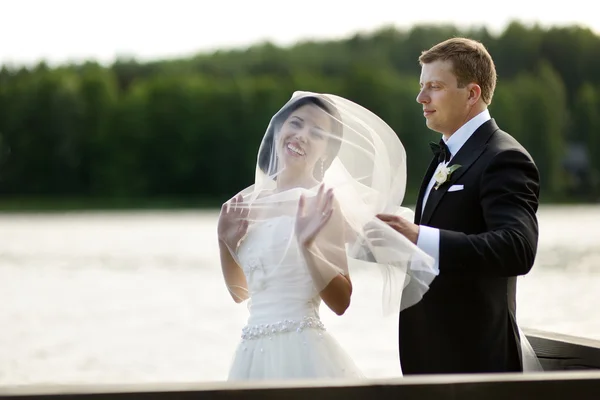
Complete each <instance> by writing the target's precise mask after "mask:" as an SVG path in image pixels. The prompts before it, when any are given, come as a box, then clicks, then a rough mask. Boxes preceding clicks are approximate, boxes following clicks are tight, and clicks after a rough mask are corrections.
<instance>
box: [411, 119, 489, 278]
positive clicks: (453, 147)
mask: <svg viewBox="0 0 600 400" xmlns="http://www.w3.org/2000/svg"><path fill="white" fill-rule="evenodd" d="M489 119H491V117H490V112H489V111H488V110H487V109H485V110H484V111H482V112H481V113H479V114H477V115H476V116H474V117H473V118H471V119H470V120H469V121H468V122H467V123H466V124H464V125H463V126H461V127H460V128H459V129H458V130H457V131H456V132H454V134H453V135H452V136H450V139H448V140H445V139H443V138H442V139H443V140H444V142H446V146H448V149H449V150H450V153H451V156H450V161H451V160H452V158H453V157H454V156H455V155H456V153H458V151H459V150H460V148H461V147H462V146H463V145H464V144H465V143H466V141H467V140H469V138H470V137H471V135H472V134H473V132H475V131H476V130H477V128H479V127H480V126H481V125H483V123H485V122H486V121H488V120H489ZM450 161H448V162H442V163H440V164H439V165H438V166H437V169H436V170H435V172H434V173H433V176H435V174H436V173H437V171H438V169H439V168H440V167H441V166H446V165H448V163H449V162H450ZM433 176H432V178H431V180H430V181H429V185H427V188H426V189H425V194H424V196H423V205H422V208H421V215H423V210H425V205H426V204H427V199H428V198H429V193H430V192H431V188H432V187H433V185H434V183H435V179H433ZM417 246H418V247H419V248H420V249H421V250H423V251H424V252H426V253H427V254H429V255H430V256H431V257H433V258H434V259H435V268H439V260H440V258H439V257H440V230H439V229H437V228H432V227H430V226H426V225H419V237H418V239H417Z"/></svg>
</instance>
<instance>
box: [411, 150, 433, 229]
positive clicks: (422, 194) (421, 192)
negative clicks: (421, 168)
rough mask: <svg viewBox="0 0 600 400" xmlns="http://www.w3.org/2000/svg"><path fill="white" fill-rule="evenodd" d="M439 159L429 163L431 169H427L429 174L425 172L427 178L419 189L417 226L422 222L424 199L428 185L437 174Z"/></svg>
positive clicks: (424, 178)
mask: <svg viewBox="0 0 600 400" xmlns="http://www.w3.org/2000/svg"><path fill="white" fill-rule="evenodd" d="M438 164H439V163H438V160H437V157H433V159H432V160H431V162H430V163H429V167H428V168H427V172H425V176H424V177H423V181H422V182H421V188H420V189H419V196H418V197H417V205H416V209H415V220H414V223H415V224H417V225H418V224H419V222H420V221H421V210H423V198H424V197H425V190H427V185H428V184H429V181H430V180H431V177H432V176H433V173H434V172H435V169H436V168H437V166H438Z"/></svg>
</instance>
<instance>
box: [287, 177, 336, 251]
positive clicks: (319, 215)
mask: <svg viewBox="0 0 600 400" xmlns="http://www.w3.org/2000/svg"><path fill="white" fill-rule="evenodd" d="M323 192H324V185H321V186H320V187H319V191H318V192H317V196H316V197H315V198H314V200H311V201H310V206H309V207H308V208H307V206H306V199H305V198H304V195H300V200H299V201H298V213H297V215H296V237H297V238H298V243H300V245H302V246H305V247H309V246H310V245H311V244H312V243H313V242H314V240H315V238H316V237H317V235H318V234H319V232H320V231H321V230H322V229H323V227H324V226H325V224H326V223H327V221H329V218H331V214H332V213H333V190H332V189H329V190H327V192H326V193H323Z"/></svg>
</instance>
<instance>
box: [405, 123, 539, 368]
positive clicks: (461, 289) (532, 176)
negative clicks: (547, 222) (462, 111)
mask: <svg viewBox="0 0 600 400" xmlns="http://www.w3.org/2000/svg"><path fill="white" fill-rule="evenodd" d="M437 164H438V163H437V160H432V162H431V164H430V166H429V169H428V171H427V173H426V174H425V177H424V179H423V183H422V185H421V190H420V193H419V198H418V202H417V206H416V210H415V223H416V224H421V225H427V226H431V227H436V228H439V229H440V243H439V251H440V253H439V267H440V273H439V275H438V276H437V277H436V278H435V279H434V281H433V282H432V284H431V286H430V289H429V291H428V292H427V293H426V294H425V296H424V298H423V299H422V300H421V302H419V303H417V304H416V305H414V306H412V307H410V308H407V309H405V310H403V311H402V312H401V313H400V324H399V345H400V361H401V365H402V370H403V372H404V374H406V375H410V374H432V373H477V372H510V371H522V362H521V352H520V339H519V333H518V328H517V323H516V318H515V314H516V305H515V292H516V277H517V276H518V275H524V274H526V273H528V272H529V270H530V269H531V267H532V266H533V262H534V259H535V255H536V251H537V242H538V222H537V217H536V212H537V209H538V196H539V172H538V169H537V167H536V165H535V163H534V161H533V160H532V158H531V156H530V155H529V153H528V152H527V151H526V150H525V149H524V148H523V147H522V146H521V145H520V144H519V143H518V142H517V141H516V140H515V139H514V138H513V137H511V136H510V135H509V134H507V133H506V132H503V131H502V130H500V129H499V128H498V126H497V124H496V122H495V121H494V120H493V119H492V120H489V121H487V122H485V123H484V124H483V125H482V126H480V127H479V128H478V129H477V130H476V131H475V132H474V133H473V135H472V136H471V137H470V138H469V139H468V140H467V142H466V143H465V144H464V145H463V147H462V148H461V149H460V150H459V151H458V153H457V154H456V155H455V156H454V157H453V158H452V160H451V162H450V163H449V166H451V165H454V164H460V165H461V167H460V168H459V169H458V170H456V171H454V173H453V174H452V175H451V177H450V179H449V181H448V182H446V183H444V184H443V185H442V186H440V187H439V189H437V190H435V189H432V190H431V192H430V194H429V198H428V201H427V203H426V207H425V209H424V211H423V213H422V215H421V206H422V202H423V195H424V192H425V189H426V187H427V185H428V183H429V180H430V178H431V177H432V175H433V173H434V171H435V169H436V167H437ZM455 184H458V185H463V186H464V189H463V190H459V191H451V192H449V191H448V189H449V188H450V187H451V186H452V185H455Z"/></svg>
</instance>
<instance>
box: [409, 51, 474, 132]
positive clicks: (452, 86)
mask: <svg viewBox="0 0 600 400" xmlns="http://www.w3.org/2000/svg"><path fill="white" fill-rule="evenodd" d="M420 86H421V90H420V91H419V94H418V95H417V102H418V103H419V104H421V105H422V106H423V115H424V116H425V122H426V124H427V127H428V128H429V129H431V130H434V131H436V132H439V133H441V134H443V135H445V136H446V137H449V136H450V135H452V134H453V133H454V132H456V131H457V130H458V128H460V127H461V126H462V125H463V124H464V123H465V122H466V119H467V116H468V113H469V103H468V90H467V89H466V88H459V87H458V81H457V79H456V76H455V75H454V72H453V69H452V62H450V61H440V60H438V61H434V62H431V63H429V64H423V66H422V67H421V78H420Z"/></svg>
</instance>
